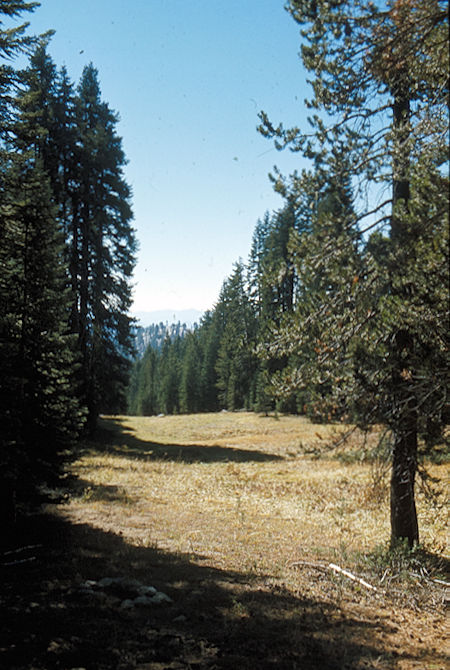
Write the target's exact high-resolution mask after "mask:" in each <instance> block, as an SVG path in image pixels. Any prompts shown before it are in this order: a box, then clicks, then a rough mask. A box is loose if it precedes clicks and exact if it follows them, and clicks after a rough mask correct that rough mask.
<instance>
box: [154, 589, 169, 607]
mask: <svg viewBox="0 0 450 670" xmlns="http://www.w3.org/2000/svg"><path fill="white" fill-rule="evenodd" d="M150 600H151V601H152V603H155V604H156V605H160V604H161V603H173V600H172V598H170V597H169V596H168V595H166V594H165V593H162V592H161V591H157V593H155V595H154V596H153V597H152V598H150Z"/></svg>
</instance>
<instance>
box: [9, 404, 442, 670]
mask: <svg viewBox="0 0 450 670" xmlns="http://www.w3.org/2000/svg"><path fill="white" fill-rule="evenodd" d="M343 430H344V429H343V427H342V426H324V425H320V426H318V425H314V424H312V423H311V422H309V421H308V420H306V419H304V418H301V417H291V416H280V417H278V418H276V417H263V416H258V415H256V414H250V413H245V412H237V413H227V412H224V413H220V414H204V415H194V416H173V417H169V416H164V417H145V418H144V417H125V416H124V417H105V418H103V419H102V421H101V426H100V430H99V434H98V438H97V439H96V440H95V442H92V443H90V444H87V445H86V447H85V449H84V450H83V452H82V453H81V454H80V457H79V459H78V461H77V462H76V463H75V466H74V470H75V473H76V475H77V477H78V479H77V483H76V487H75V489H74V492H73V494H72V496H71V499H70V501H69V502H68V504H67V505H65V506H64V507H63V508H61V509H60V510H59V511H58V512H57V515H56V517H55V518H56V519H57V520H58V523H63V524H67V523H69V526H68V528H69V530H67V529H66V530H64V533H65V534H67V533H68V532H69V534H70V536H71V537H72V540H71V545H70V546H71V549H70V556H71V565H70V568H69V567H68V564H67V560H66V559H65V558H64V560H63V559H61V560H62V561H63V563H62V564H61V567H60V571H61V577H60V584H62V585H64V584H65V585H66V586H60V590H61V593H63V595H61V599H62V600H63V601H64V602H66V600H67V589H69V592H72V591H73V588H74V587H73V586H70V587H69V586H67V584H69V583H70V584H71V585H73V583H74V582H75V583H79V582H82V581H83V580H86V579H87V580H89V579H91V580H92V579H93V580H98V579H101V578H102V577H105V576H118V575H127V576H129V577H132V578H137V579H138V580H141V581H142V583H145V584H153V585H155V586H156V587H157V588H158V589H161V590H162V591H163V592H165V593H168V594H169V595H170V597H171V598H172V599H173V604H172V605H166V606H164V607H162V608H160V609H159V610H158V611H155V612H150V613H149V612H145V613H143V612H134V613H129V614H127V616H126V617H125V616H124V614H123V613H122V612H121V611H120V610H117V607H116V606H115V605H114V603H113V601H109V600H107V599H106V600H105V602H104V603H102V605H101V608H100V610H99V607H100V606H99V604H98V603H96V607H95V608H92V604H89V606H88V605H86V604H85V603H84V604H83V603H80V602H78V601H76V606H75V605H73V608H74V609H73V612H72V614H71V617H70V622H73V616H74V613H76V616H77V617H78V618H79V619H80V620H83V621H85V623H84V624H83V626H84V627H83V628H82V631H81V632H80V633H79V634H78V637H79V638H80V639H83V640H84V639H85V638H86V637H87V638H89V636H90V635H94V633H93V632H92V631H97V633H96V634H97V635H100V637H103V638H105V639H104V645H105V646H108V649H109V647H111V648H112V649H113V650H115V652H114V653H115V654H116V655H115V656H114V658H113V657H112V656H111V654H109V652H108V654H109V655H108V657H107V658H106V656H105V657H102V658H101V659H99V658H96V660H95V663H93V664H92V655H91V665H89V663H88V662H86V659H85V658H84V657H83V658H82V659H81V660H79V659H78V657H77V659H78V660H77V662H76V664H73V663H74V661H73V657H72V656H70V658H71V659H72V660H71V662H72V665H63V664H62V661H61V659H62V656H61V655H59V656H58V655H57V662H58V663H59V665H58V664H57V663H56V661H55V663H56V665H55V664H54V665H52V664H51V663H49V657H48V654H47V656H46V664H47V665H45V666H43V667H46V668H51V667H55V668H56V667H58V668H60V667H75V665H76V666H77V667H78V666H79V667H89V668H90V667H92V668H117V669H118V670H128V669H132V668H137V669H138V670H162V669H163V668H177V669H180V668H182V669H183V668H184V669H185V670H188V669H192V668H196V669H197V670H199V669H200V670H201V669H205V670H206V669H208V670H217V669H219V668H228V669H230V670H231V669H233V670H234V669H235V668H236V669H239V670H240V669H241V668H242V670H254V669H256V668H257V669H258V670H259V669H265V668H267V669H268V668H281V669H282V670H283V669H284V668H286V670H288V669H292V670H294V669H298V670H300V668H301V669H302V670H303V669H306V670H308V669H312V670H314V669H317V670H319V669H320V670H332V669H333V670H343V669H345V668H347V669H355V670H362V669H363V668H382V669H384V670H388V669H391V668H392V669H395V670H413V669H414V670H419V668H420V669H423V670H431V668H440V669H441V670H445V669H446V668H447V667H448V665H447V663H448V656H447V655H446V653H448V649H446V629H445V605H446V604H447V602H448V601H447V600H446V593H447V589H446V587H445V586H444V585H443V584H439V583H437V582H435V581H433V580H434V579H441V580H442V581H445V580H447V581H448V576H447V575H446V572H445V569H446V566H448V560H447V559H446V558H445V542H446V515H445V507H444V503H445V495H444V492H445V478H446V477H447V476H448V466H445V465H431V466H430V471H431V474H432V475H433V476H434V477H435V478H436V479H437V481H438V487H437V488H438V490H439V491H438V493H437V494H436V495H435V497H434V498H433V499H430V498H427V497H426V496H425V495H424V491H423V490H421V488H420V486H418V493H417V504H418V513H419V523H420V529H421V537H422V542H423V547H424V548H423V549H421V550H420V551H419V550H418V551H417V552H416V553H415V554H414V555H410V554H408V555H406V554H405V553H404V552H403V554H402V553H401V552H398V553H397V554H396V555H395V556H394V555H390V556H388V555H387V554H386V551H385V550H383V546H386V540H387V539H388V537H389V504H388V472H387V471H386V470H385V469H384V468H383V467H381V466H380V464H379V463H372V464H371V463H367V462H361V460H360V459H352V458H351V457H350V456H349V455H348V454H349V452H350V450H351V449H354V450H355V452H356V451H357V450H359V449H360V443H359V442H358V439H359V438H358V436H357V435H356V434H354V435H353V436H352V442H351V444H350V446H349V445H347V446H345V447H344V448H343V449H344V450H345V453H346V454H347V456H346V457H345V458H342V457H341V458H337V453H336V449H335V448H333V444H334V443H335V442H336V441H338V440H339V436H340V433H341V432H342V431H343ZM369 439H370V440H372V441H374V440H375V439H376V435H372V436H370V438H369ZM339 449H342V448H341V447H340V448H339ZM341 453H342V452H341ZM329 563H335V564H338V565H340V566H341V567H342V568H345V569H347V570H350V571H352V572H353V573H354V574H355V575H357V576H358V577H363V578H364V579H365V580H367V581H368V582H369V583H371V584H373V585H374V586H376V587H377V591H370V590H368V589H367V588H365V587H364V586H363V585H361V584H360V583H358V582H354V581H351V580H350V579H348V578H347V577H345V576H343V575H340V574H337V573H335V572H333V571H332V570H330V569H328V568H327V566H328V564H329ZM62 575H64V578H63V576H62ZM64 588H65V589H66V591H64ZM71 589H72V591H71ZM75 591H76V590H75ZM71 607H72V606H71ZM114 607H116V609H114ZM80 608H81V610H80ZM69 609H70V608H69ZM80 611H82V616H80ZM99 612H101V616H100V618H99ZM68 616H69V614H68ZM99 622H100V623H99ZM100 624H101V630H100ZM80 625H82V624H80ZM59 626H63V624H62V623H59ZM70 626H73V623H70ZM65 631H66V628H64V627H63V632H61V631H60V633H59V637H58V639H63V640H66V637H67V633H66V632H65ZM105 631H113V632H105ZM118 631H120V633H119V632H118ZM149 631H151V635H150V633H149ZM72 632H73V631H72ZM149 635H150V638H151V640H150V641H149V639H150V638H149ZM60 646H61V645H60ZM67 653H69V652H67ZM70 653H72V652H70ZM92 653H93V652H92ZM111 653H112V652H111ZM61 654H62V652H61ZM66 663H68V661H66ZM17 667H26V666H17ZM30 667H31V666H30ZM33 667H36V668H40V666H39V665H35V666H33Z"/></svg>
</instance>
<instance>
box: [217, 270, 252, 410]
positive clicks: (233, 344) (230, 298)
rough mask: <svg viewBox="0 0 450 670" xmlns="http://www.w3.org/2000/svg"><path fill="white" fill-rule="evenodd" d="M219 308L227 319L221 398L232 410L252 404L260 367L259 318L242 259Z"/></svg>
mask: <svg viewBox="0 0 450 670" xmlns="http://www.w3.org/2000/svg"><path fill="white" fill-rule="evenodd" d="M216 310H220V312H221V313H222V318H223V320H224V328H223V333H222V335H221V338H220V345H219V349H218V353H217V362H216V371H217V387H218V389H219V399H220V401H221V403H222V406H223V407H224V408H226V409H229V410H234V409H240V408H243V407H247V408H250V407H251V406H252V403H253V395H252V391H253V386H252V381H253V379H254V374H255V371H256V361H255V355H254V353H253V347H254V345H255V341H256V340H255V336H256V321H255V318H254V314H253V310H252V308H251V304H250V301H249V298H248V295H247V292H246V289H245V285H244V267H243V263H242V262H239V263H236V265H235V268H234V271H233V273H232V274H231V276H230V277H229V279H228V280H226V281H225V282H224V284H223V287H222V290H221V294H220V297H219V302H218V305H217V306H216Z"/></svg>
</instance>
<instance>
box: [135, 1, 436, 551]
mask: <svg viewBox="0 0 450 670" xmlns="http://www.w3.org/2000/svg"><path fill="white" fill-rule="evenodd" d="M288 10H289V11H290V13H291V14H292V17H293V19H294V20H295V21H297V22H298V24H299V25H300V26H301V35H302V38H303V44H302V51H301V55H302V59H303V63H304V65H305V67H306V68H307V70H308V71H309V72H310V73H311V77H312V85H313V86H312V87H313V97H312V99H311V100H309V101H306V104H307V105H308V107H309V108H310V109H311V110H312V111H311V117H310V119H309V124H310V127H309V128H308V129H302V128H284V127H283V125H282V124H281V123H280V124H278V125H277V124H276V123H274V122H273V121H272V120H271V119H269V118H268V116H267V115H266V114H265V113H264V112H261V114H260V121H261V124H260V127H259V131H260V132H261V133H262V134H263V135H264V136H265V137H267V138H268V139H270V140H273V141H274V143H275V146H276V147H277V149H279V150H283V149H286V150H289V149H290V150H292V151H295V152H301V153H302V154H303V155H304V156H306V157H308V158H309V159H310V162H311V168H310V169H308V170H303V171H302V172H300V173H294V174H293V175H290V176H285V175H282V174H280V173H278V172H277V171H274V173H273V174H272V175H271V179H272V181H273V185H274V188H275V189H276V190H277V191H278V192H279V193H280V194H281V195H282V196H283V199H284V202H285V205H284V206H283V207H282V208H281V209H280V210H279V211H276V212H272V213H270V212H266V213H265V214H263V216H262V218H261V220H260V221H258V222H257V224H256V227H255V231H254V235H253V241H252V246H251V249H250V252H249V256H248V260H247V262H245V263H244V262H243V261H242V259H240V260H239V261H238V262H237V263H236V264H235V266H234V268H233V271H232V273H231V274H230V276H229V277H228V278H227V279H226V280H225V281H224V283H223V286H222V290H221V292H220V295H219V297H218V300H217V302H216V304H215V306H214V308H213V310H211V311H210V312H208V313H206V314H205V316H204V317H203V319H202V321H201V323H200V324H199V326H198V327H197V328H195V329H194V330H193V331H192V332H190V333H188V334H186V336H185V337H175V338H170V337H168V338H166V340H165V341H164V344H163V347H162V349H161V350H160V351H157V350H155V348H153V347H149V348H148V349H147V351H146V352H145V354H144V356H143V358H142V359H138V360H137V361H136V362H135V364H134V367H133V371H132V375H131V383H130V387H129V391H128V411H129V413H130V414H137V415H152V414H158V413H164V414H166V413H167V414H173V413H191V412H204V411H208V412H210V411H219V410H230V411H233V410H239V409H247V410H253V411H257V412H265V413H267V412H270V411H281V412H293V413H300V414H305V415H307V416H309V417H311V418H312V419H314V420H316V421H322V422H336V421H337V422H347V423H352V424H356V425H358V426H359V427H360V428H362V429H367V428H368V427H370V426H373V425H381V426H383V427H384V430H383V431H382V437H381V439H380V444H382V445H383V448H384V449H387V451H388V453H389V454H390V456H391V458H392V479H391V527H392V539H393V541H395V540H396V539H398V538H407V539H408V542H409V543H410V544H411V545H412V544H413V543H414V542H416V541H418V537H419V536H418V525H417V515H416V510H415V503H414V481H415V475H416V472H417V466H418V462H419V461H420V459H422V458H423V457H424V456H426V455H427V454H428V455H429V454H430V453H431V452H432V450H433V448H434V447H435V446H436V445H437V444H440V443H442V440H443V439H444V432H445V428H446V426H447V425H448V421H449V405H448V399H447V385H448V361H447V355H448V322H449V321H448V318H449V311H448V310H449V294H448V267H449V264H448V261H449V259H448V250H449V247H448V242H449V241H448V232H449V230H448V207H449V203H448V196H449V182H448V106H447V105H448V78H447V73H448V30H447V29H448V17H447V8H446V6H445V3H443V2H438V1H437V0H436V1H433V2H431V3H427V4H426V6H425V3H423V2H417V1H415V0H398V1H396V2H392V3H387V6H386V7H384V8H377V7H376V6H375V5H374V4H373V3H370V2H369V3H361V4H358V5H357V6H356V5H355V6H353V3H347V2H333V3H327V2H320V3H318V2H312V1H311V2H307V1H302V2H291V3H289V6H288Z"/></svg>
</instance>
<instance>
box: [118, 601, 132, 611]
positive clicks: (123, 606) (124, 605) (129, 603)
mask: <svg viewBox="0 0 450 670" xmlns="http://www.w3.org/2000/svg"><path fill="white" fill-rule="evenodd" d="M133 608H134V602H133V601H132V600H129V599H127V600H122V602H121V603H120V609H122V610H132V609H133Z"/></svg>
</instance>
